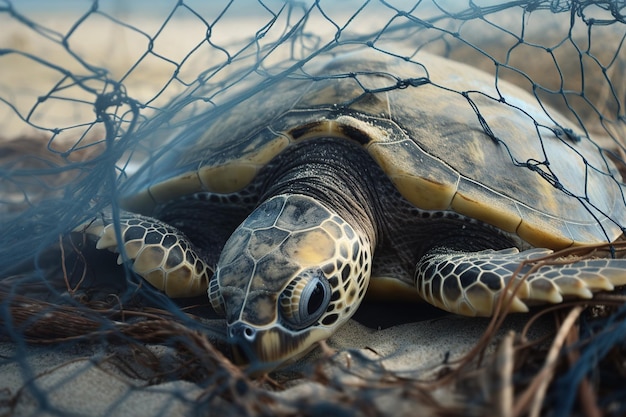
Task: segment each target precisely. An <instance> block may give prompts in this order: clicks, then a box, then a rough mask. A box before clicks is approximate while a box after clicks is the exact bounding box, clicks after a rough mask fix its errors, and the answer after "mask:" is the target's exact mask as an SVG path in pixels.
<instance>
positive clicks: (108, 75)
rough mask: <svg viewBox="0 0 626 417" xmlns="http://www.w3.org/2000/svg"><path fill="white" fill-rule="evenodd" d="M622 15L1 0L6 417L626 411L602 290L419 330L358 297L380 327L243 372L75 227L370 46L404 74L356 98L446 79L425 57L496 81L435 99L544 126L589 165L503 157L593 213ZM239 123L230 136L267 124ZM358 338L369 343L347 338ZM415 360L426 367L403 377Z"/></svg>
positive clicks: (610, 148) (238, 1)
mask: <svg viewBox="0 0 626 417" xmlns="http://www.w3.org/2000/svg"><path fill="white" fill-rule="evenodd" d="M625 11H626V5H624V3H623V2H621V1H554V0H553V1H540V0H534V1H509V2H502V1H487V0H485V1H444V0H439V1H409V0H406V1H399V0H398V1H383V0H379V1H362V0H351V1H343V2H324V1H317V2H310V1H301V2H295V1H294V2H280V1H269V0H232V1H230V2H227V1H219V2H201V1H159V2H149V1H145V2H144V1H134V2H122V1H120V2H117V1H102V2H98V1H94V2H89V1H86V0H85V1H72V2H69V1H68V2H54V6H53V5H51V3H48V2H44V1H41V2H39V1H23V2H22V1H20V2H17V1H15V2H13V1H10V0H0V27H2V30H1V31H0V125H1V126H2V129H1V130H0V141H1V142H0V231H1V233H0V337H1V339H0V375H1V377H0V380H1V381H0V415H20V416H21V415H37V416H44V415H50V416H54V415H59V416H61V415H62V416H66V415H94V416H95V415H98V416H109V415H143V416H160V415H328V414H331V415H394V416H397V415H415V414H420V413H424V414H433V415H474V414H476V415H485V413H488V414H492V413H495V414H498V415H508V416H514V415H515V416H517V415H539V414H550V415H558V416H565V415H598V414H596V413H599V412H602V413H604V414H606V415H623V414H624V413H626V401H624V398H626V392H625V391H624V384H623V381H624V380H625V379H624V378H626V375H625V373H626V371H625V368H624V364H625V363H626V362H625V359H624V358H625V356H624V348H625V346H624V343H625V340H624V335H625V334H626V331H625V330H624V327H625V326H626V320H624V313H625V311H624V309H623V308H620V306H621V305H622V304H623V298H621V296H620V295H619V294H617V293H615V294H612V295H604V296H600V297H599V298H597V299H596V300H594V302H593V303H589V302H587V303H586V304H585V306H587V305H592V306H593V307H588V308H586V309H583V308H582V307H581V305H578V304H576V303H574V302H572V303H569V304H564V305H559V306H557V308H553V309H549V310H542V311H540V312H538V313H537V314H535V315H534V316H532V317H533V318H532V320H531V319H530V317H531V316H530V315H529V316H525V317H521V316H516V317H515V318H507V319H503V317H501V316H498V317H496V318H494V319H493V320H492V321H489V320H482V319H478V320H467V319H460V318H459V319H455V318H449V317H447V316H445V317H440V318H436V319H431V320H427V321H422V322H418V319H421V320H424V318H425V317H428V316H429V315H433V314H436V313H433V310H432V309H430V310H429V308H428V307H423V306H419V307H418V306H415V305H413V304H410V305H408V306H404V307H400V306H398V305H397V304H399V303H392V306H388V305H387V306H385V307H381V306H380V305H377V304H368V305H364V306H363V310H364V313H363V314H364V315H365V314H367V311H366V310H367V309H369V313H370V314H371V315H373V316H374V317H375V320H374V321H372V319H371V318H370V319H367V318H363V319H362V322H363V323H364V324H366V325H367V326H369V327H373V329H370V328H368V327H367V326H365V327H364V326H361V325H358V324H355V323H352V322H351V323H350V325H349V326H347V327H349V328H350V329H349V330H345V331H343V332H340V333H339V334H338V335H336V336H335V337H334V338H332V339H331V340H330V341H329V342H328V344H329V345H330V348H328V346H325V348H319V349H317V350H316V354H315V355H314V356H311V357H308V358H306V359H305V360H303V361H302V362H300V363H299V364H298V365H297V366H295V367H292V368H287V369H285V370H281V371H278V372H276V373H272V374H270V375H269V376H265V377H262V378H252V377H251V376H249V375H247V373H246V371H245V370H242V369H240V368H238V367H236V366H235V365H233V364H232V362H231V357H230V350H229V348H228V346H227V344H226V342H225V340H226V338H225V329H224V321H223V320H222V319H221V318H220V317H219V316H217V315H216V314H215V313H214V312H213V311H212V309H211V308H210V306H209V304H208V300H206V299H204V298H203V297H201V298H198V299H183V300H177V301H172V300H170V299H169V298H167V297H165V296H164V295H163V294H161V293H160V292H158V291H156V290H154V289H152V288H151V287H150V286H148V285H146V284H145V283H144V282H143V281H142V280H141V279H139V278H137V277H136V276H135V275H133V274H132V273H131V272H130V271H129V270H128V269H126V268H125V267H124V266H123V265H121V266H118V265H117V262H116V257H117V255H114V254H110V253H108V252H107V253H104V252H106V251H98V250H96V249H95V248H90V247H89V245H88V244H87V242H85V241H81V240H80V239H76V238H72V237H71V236H70V237H68V232H69V231H71V230H73V229H74V228H76V227H77V226H79V225H80V224H82V223H83V222H85V221H87V220H88V219H90V218H93V217H94V216H95V215H96V213H98V212H99V211H101V210H102V209H103V208H105V207H110V206H112V207H113V212H115V210H116V209H118V208H119V207H118V206H117V201H118V196H119V195H120V190H121V189H123V187H124V184H125V181H126V179H127V178H128V177H129V176H131V175H132V174H133V173H134V172H135V171H137V169H138V168H139V167H140V166H141V164H142V163H143V162H145V161H151V160H155V158H157V157H159V156H160V155H161V154H162V153H163V152H166V151H169V150H171V149H172V148H175V144H176V139H172V138H180V137H183V138H184V137H187V136H186V135H190V134H200V133H201V132H202V130H203V129H204V128H206V126H213V125H218V126H219V124H220V121H221V120H226V118H228V117H232V113H233V112H236V111H237V109H238V107H237V105H238V104H239V103H241V102H242V101H244V100H246V98H248V97H250V96H251V95H253V94H257V93H261V94H266V93H264V91H272V89H274V91H273V92H272V94H273V95H275V96H276V100H281V98H282V97H283V96H285V95H288V94H289V91H281V85H282V84H281V82H282V81H284V80H285V79H288V78H294V79H295V78H299V79H307V78H308V79H313V80H318V78H319V76H317V75H315V72H314V70H313V69H314V68H317V67H318V66H319V64H318V63H319V62H326V61H327V60H328V59H329V58H330V57H333V56H339V55H342V54H346V53H362V51H364V50H367V51H368V53H371V54H375V55H376V56H385V57H388V58H392V59H399V60H401V61H402V62H404V63H405V64H407V65H413V66H412V67H411V68H414V69H415V76H410V77H402V76H396V75H394V74H387V75H390V79H393V80H394V83H392V84H390V85H386V86H382V87H381V86H375V87H373V86H370V85H368V84H367V83H366V82H361V81H362V80H366V79H367V77H365V75H367V74H366V71H365V72H364V71H361V72H358V73H357V72H354V73H352V72H347V73H346V72H342V73H339V74H334V75H333V76H335V77H351V78H353V79H354V80H355V81H356V82H357V83H360V84H359V85H360V88H362V90H363V92H364V93H377V92H381V91H383V90H384V91H391V90H396V89H404V88H419V86H420V85H424V84H437V82H436V81H437V79H438V78H437V77H438V73H437V68H436V67H432V68H428V67H427V66H424V65H420V63H421V62H422V57H423V54H424V53H427V54H433V55H438V56H441V57H445V58H448V59H450V60H452V61H453V62H462V63H464V64H466V65H469V66H471V67H474V68H478V69H480V70H482V71H484V72H485V73H486V74H488V75H489V77H490V80H491V82H490V83H475V84H472V85H471V86H470V87H468V88H467V89H463V90H460V89H454V88H451V87H450V86H449V85H445V84H437V88H439V89H440V90H441V94H442V97H443V96H445V94H448V93H450V92H452V93H455V94H457V95H460V96H462V97H463V98H464V99H465V100H466V103H467V105H468V106H469V107H468V108H470V109H471V110H472V111H473V112H474V113H475V115H476V121H477V122H478V123H480V126H481V128H482V129H483V131H484V132H485V133H487V134H488V135H489V136H491V137H492V139H494V140H498V137H497V132H494V131H493V130H491V127H490V125H489V120H488V118H485V117H483V114H482V113H481V106H480V103H481V102H482V101H481V100H487V101H491V102H498V103H500V104H502V105H503V106H505V107H507V108H509V109H514V111H515V112H522V113H524V114H526V116H527V117H528V119H529V120H532V121H534V123H532V124H531V126H533V127H534V128H535V129H536V132H535V133H536V136H537V138H538V139H539V140H540V141H541V138H542V134H543V135H545V134H546V132H548V131H550V132H552V133H554V134H556V135H557V136H559V137H560V138H561V140H562V141H564V142H565V143H570V142H571V143H578V142H580V141H586V142H589V143H590V144H591V145H592V146H594V147H595V148H596V149H601V151H598V152H597V154H598V155H601V157H599V158H598V159H597V160H594V161H584V164H583V165H582V166H581V171H583V172H578V173H571V178H574V180H572V179H571V178H567V177H568V175H560V174H561V173H559V171H558V163H556V162H557V160H556V159H555V156H556V155H555V154H550V153H549V152H548V151H545V152H546V153H544V154H540V155H539V156H538V157H537V158H534V159H520V158H517V157H516V155H515V154H514V153H511V155H509V156H510V158H512V160H513V161H514V162H515V164H516V165H517V166H518V167H519V169H520V170H531V171H532V172H534V173H535V174H536V175H540V176H542V177H543V178H544V180H545V181H546V182H547V183H549V184H550V185H551V186H553V187H557V188H558V189H559V192H562V193H564V194H566V195H568V196H570V197H573V198H575V199H577V200H578V203H579V204H583V205H584V206H585V207H586V208H587V209H588V210H589V212H590V213H591V215H593V216H596V217H597V218H598V219H600V218H602V216H603V215H606V214H607V213H605V212H604V211H603V209H602V207H600V206H598V205H597V204H596V201H595V196H597V195H598V193H602V190H596V189H591V188H590V187H587V179H589V178H591V177H593V176H596V175H601V176H612V177H613V178H614V181H613V183H612V184H614V185H615V187H616V189H620V190H621V188H619V186H618V184H620V183H621V182H622V180H621V178H620V176H619V174H618V173H617V171H615V170H611V169H609V168H607V167H609V166H612V165H611V164H614V166H615V167H616V168H617V169H618V170H620V171H623V168H624V164H623V155H624V153H623V152H624V144H623V141H624V138H626V119H625V111H624V104H625V102H624V101H625V99H626V82H625V79H624V74H626V50H625V48H626V46H625V45H624V40H625V39H626V21H625V17H624V13H625ZM359 51H361V52H359ZM460 76H461V77H463V74H460ZM316 77H318V78H316ZM470 81H471V80H470ZM509 83H510V84H509ZM511 85H516V86H517V87H518V88H520V89H522V90H525V93H524V94H527V95H528V96H527V97H528V100H527V102H523V101H522V102H520V101H515V100H513V96H514V95H515V94H512V91H513V90H512V88H513V87H511ZM516 94H517V93H516ZM264 97H270V96H268V95H266V96H264ZM337 104H338V105H339V106H341V103H337ZM344 104H345V103H344ZM527 106H535V107H538V108H540V109H542V112H541V114H540V115H538V114H537V113H533V112H532V111H529V110H528V107H527ZM258 110H259V114H264V113H263V112H265V111H266V109H265V108H264V106H263V105H260V106H259V109H258ZM516 114H517V113H516ZM240 117H241V121H240V122H239V123H236V124H235V125H236V126H235V125H228V126H227V128H228V130H229V131H230V130H231V129H236V128H238V127H239V125H245V124H246V123H247V120H251V119H252V118H254V117H258V116H257V115H254V114H250V113H245V114H241V115H240ZM433 126H436V123H433ZM225 133H228V132H225ZM233 134H236V132H233ZM172 140H173V141H172ZM539 143H541V142H539ZM598 161H600V162H598ZM608 161H612V162H608ZM555 163H556V164H555ZM160 168H161V167H159V166H156V167H153V169H154V170H155V173H154V175H155V176H159V175H167V172H159V169H160ZM162 168H163V169H164V170H167V167H162ZM620 202H621V204H626V203H624V199H623V197H622V198H621V199H620ZM610 220H611V219H609V221H608V223H603V225H605V226H607V225H608V224H609V223H611V224H613V223H612V222H611V221H610ZM612 220H614V223H616V225H617V226H618V227H622V226H623V225H621V224H619V219H612ZM607 227H609V226H607ZM611 227H615V225H612V226H611ZM620 254H621V249H620V246H619V244H616V245H614V246H612V247H608V248H607V249H606V252H605V256H620ZM366 304H367V303H366ZM402 308H403V309H402ZM372 311H373V313H372ZM381 311H385V312H387V316H389V317H388V318H390V322H389V323H385V324H381V323H382V321H376V320H382V318H381V317H380V316H381V315H382V313H381ZM368 320H369V321H368ZM511 320H512V321H511ZM372 323H373V324H372ZM537 323H540V324H541V325H538V324H537ZM379 326H380V327H387V326H389V327H387V328H384V329H378V330H377V327H379ZM510 328H515V329H517V332H516V333H508V332H507V329H510ZM443 329H445V332H444V333H443V334H441V332H442V331H443ZM498 329H501V330H500V331H499V332H498ZM438 330H439V334H438ZM412 332H413V333H412ZM415 333H417V334H418V336H412V337H413V338H412V339H410V335H414V334H415ZM358 337H361V338H362V339H359V340H368V337H369V338H371V340H372V344H369V343H366V345H365V346H363V345H359V346H355V345H354V343H352V344H351V341H352V342H353V341H354V340H356V338H358ZM394 338H405V339H406V340H405V341H404V343H401V342H403V341H402V340H398V341H397V343H396V344H395V345H393V343H392V346H389V343H388V342H389V340H393V339H394ZM451 339H455V340H451ZM457 339H462V340H457ZM466 339H467V340H468V341H467V343H465V344H464V342H465V340H466ZM374 340H378V342H375V341H374ZM376 343H378V344H376ZM409 345H427V346H430V347H431V348H432V351H433V352H436V354H435V355H434V356H431V357H428V358H427V359H426V360H423V359H420V353H419V352H417V353H415V354H414V356H410V358H413V359H411V360H410V361H409V363H410V366H408V365H407V363H406V361H405V362H399V363H401V364H403V366H400V367H398V366H397V362H394V361H393V360H394V358H399V357H402V356H403V355H405V354H406V352H408V351H409V350H410V349H409V348H407V346H409ZM457 345H458V346H461V347H460V348H459V347H458V346H457ZM323 347H324V346H323ZM407 349H408V350H407ZM431 353H432V352H431ZM494 410H496V411H495V412H494Z"/></svg>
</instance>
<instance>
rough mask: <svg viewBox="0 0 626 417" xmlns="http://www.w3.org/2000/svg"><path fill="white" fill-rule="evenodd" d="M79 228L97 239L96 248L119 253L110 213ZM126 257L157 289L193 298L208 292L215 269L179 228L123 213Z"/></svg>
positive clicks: (120, 257)
mask: <svg viewBox="0 0 626 417" xmlns="http://www.w3.org/2000/svg"><path fill="white" fill-rule="evenodd" d="M79 230H80V231H81V232H83V233H86V234H88V235H92V236H95V238H96V239H97V242H96V248H97V249H108V250H110V251H112V252H116V253H119V252H120V249H121V248H120V245H119V244H118V239H117V235H116V231H115V226H114V224H113V219H112V217H111V216H110V214H109V215H102V216H100V217H98V218H96V219H95V220H94V221H92V222H91V223H89V224H87V225H86V226H81V227H80V228H79ZM120 231H121V237H122V242H123V250H124V255H122V254H120V255H119V256H118V258H117V263H118V264H122V263H123V262H124V257H126V258H127V259H130V260H132V261H133V263H132V268H133V271H135V272H136V273H137V274H139V275H140V276H142V277H143V278H144V279H145V280H146V281H148V282H149V283H150V284H152V285H153V286H154V287H155V288H157V289H159V290H161V291H163V292H165V294H166V295H168V296H170V297H174V298H176V297H193V296H200V295H203V294H205V293H206V291H207V288H208V283H209V280H210V278H211V277H212V275H213V270H212V268H211V267H210V266H209V265H207V264H206V263H205V261H204V260H202V259H201V258H200V257H199V256H198V251H197V249H196V248H195V247H194V246H193V244H192V243H191V242H189V241H188V240H187V238H186V237H185V236H184V235H183V234H182V233H181V232H180V231H178V230H177V229H176V228H174V227H172V226H170V225H168V224H165V223H163V222H159V221H158V220H156V219H153V218H147V217H142V216H140V215H136V214H133V213H126V212H121V213H120Z"/></svg>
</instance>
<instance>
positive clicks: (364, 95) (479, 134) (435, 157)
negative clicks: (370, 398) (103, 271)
mask: <svg viewBox="0 0 626 417" xmlns="http://www.w3.org/2000/svg"><path fill="white" fill-rule="evenodd" d="M413 60H414V61H417V62H418V63H415V62H410V61H408V60H404V59H400V58H395V57H391V56H387V55H385V54H382V53H377V52H374V51H371V50H365V51H357V52H351V53H347V54H345V55H340V56H335V57H332V58H328V59H327V61H326V62H324V63H323V65H318V67H317V68H316V69H314V70H310V69H309V70H307V71H294V72H292V73H291V74H289V75H284V74H283V75H282V76H281V77H274V78H268V79H267V81H266V82H264V83H261V84H260V85H256V86H254V89H251V90H250V91H249V92H247V93H246V94H242V95H241V96H239V98H238V99H237V100H234V102H236V103H237V104H235V105H233V106H232V107H230V108H228V111H223V112H217V111H216V112H214V113H215V114H218V116H212V117H213V119H212V120H202V118H198V117H196V118H195V119H193V120H194V121H193V123H191V124H190V125H189V126H188V127H187V128H186V129H185V130H184V131H183V132H182V134H181V135H179V136H177V137H176V138H174V139H172V142H171V143H169V144H168V145H167V146H164V147H163V149H160V153H159V155H156V156H155V157H153V158H151V159H150V160H149V161H147V162H146V164H145V165H144V166H143V167H142V168H141V169H140V171H139V172H138V173H137V174H136V175H135V176H134V177H132V178H131V179H130V180H129V181H128V182H127V184H126V185H125V188H124V190H123V193H122V198H121V206H122V207H123V208H124V209H125V211H122V212H121V213H120V214H119V219H120V220H121V224H120V229H119V230H121V235H120V236H122V238H121V239H118V236H117V235H116V232H115V229H116V228H115V227H114V225H113V222H112V217H111V215H110V214H107V215H102V216H100V217H99V219H98V220H96V221H93V222H91V223H90V224H89V226H88V227H87V228H86V229H85V231H86V232H87V233H88V234H89V235H92V236H95V237H96V238H97V248H100V249H103V248H107V249H110V250H112V251H121V249H122V247H123V248H124V251H123V252H124V254H123V255H120V257H119V259H118V262H123V261H124V260H127V261H129V262H130V263H131V264H132V269H133V270H134V271H135V272H136V273H137V274H138V275H140V276H141V277H143V278H145V280H147V281H148V282H150V283H151V284H152V285H153V286H154V287H156V288H158V289H159V290H162V291H164V292H165V293H166V294H167V295H169V296H171V297H182V296H192V295H198V294H203V293H205V292H206V291H208V297H209V299H210V303H211V305H212V306H213V307H214V308H215V310H217V311H218V312H222V313H223V314H225V316H226V321H227V327H228V329H227V335H228V338H229V340H230V341H231V342H232V343H233V344H234V345H236V346H237V347H238V348H239V351H240V352H241V353H242V354H243V356H245V357H246V358H247V360H248V361H250V362H252V363H254V364H255V365H256V366H257V367H258V368H259V369H272V368H274V367H276V366H278V365H280V364H282V363H284V362H286V361H288V360H290V359H292V358H295V357H298V356H300V355H302V354H303V353H305V352H307V351H308V350H309V349H310V348H311V347H313V346H314V345H315V344H316V343H315V342H317V341H320V340H323V339H326V338H328V337H329V336H330V335H332V334H333V332H334V331H335V330H337V328H338V327H339V326H341V325H342V323H344V322H345V321H346V320H348V318H350V317H351V315H352V314H353V313H354V312H355V310H356V309H357V308H358V306H359V303H360V302H361V300H362V299H363V297H364V294H365V292H366V290H367V289H368V286H369V287H370V290H372V291H384V290H385V289H386V290H387V292H388V293H390V294H391V295H392V296H393V295H394V294H396V293H399V292H400V291H407V290H409V291H413V292H415V291H416V292H417V294H419V296H421V298H423V299H424V300H426V301H428V302H429V303H432V304H434V305H435V306H437V307H440V308H442V309H445V310H447V311H450V312H454V313H460V314H463V315H469V316H488V315H490V314H492V312H493V309H494V306H495V304H496V301H497V299H498V297H499V296H500V295H502V294H503V293H504V290H503V289H504V287H505V285H506V284H507V282H508V281H509V280H510V279H511V277H512V276H516V277H517V278H516V279H520V282H521V278H522V276H523V275H524V274H525V273H526V272H528V271H529V270H530V267H528V266H527V267H525V268H522V269H521V270H519V271H517V272H518V273H517V275H515V272H516V270H517V269H518V266H519V264H520V262H522V261H524V260H526V259H533V258H537V257H541V256H543V255H546V254H550V253H552V251H553V250H558V249H562V248H567V247H569V246H572V245H582V244H585V243H597V242H611V241H613V240H615V239H616V238H617V237H618V236H619V235H620V234H621V233H622V230H621V228H620V225H621V224H626V210H624V208H625V207H624V199H623V191H622V188H621V179H620V178H619V176H618V174H617V173H616V170H615V168H614V166H613V164H612V163H611V162H610V161H609V160H608V159H607V158H606V156H605V155H604V154H603V152H602V150H600V149H598V148H597V147H596V146H594V143H593V142H592V141H591V140H590V139H589V138H588V137H586V136H584V135H583V134H581V133H578V132H577V131H576V130H575V129H574V128H573V127H571V126H569V125H568V122H565V121H564V120H565V119H564V118H563V117H561V116H559V115H558V114H556V112H554V111H551V110H549V109H547V110H546V109H543V108H541V107H540V106H538V105H536V104H533V102H535V103H536V99H535V97H533V96H531V95H529V94H527V93H525V92H524V91H522V90H520V89H518V88H517V87H513V86H511V85H509V84H506V83H499V84H497V88H498V90H497V91H504V92H505V93H506V96H503V97H501V98H500V97H499V96H498V95H497V93H496V88H495V87H496V85H494V82H493V78H492V77H491V76H488V75H486V74H485V73H482V72H480V71H478V70H475V69H473V68H471V67H469V66H465V65H463V64H460V63H457V62H452V61H449V60H446V59H444V58H440V57H436V56H431V55H427V54H418V55H416V56H415V57H414V58H413ZM488 92H489V93H491V94H493V95H492V96H490V95H488V94H487V93H488ZM207 117H208V116H207ZM120 241H121V242H122V243H119V242H120ZM624 284H626V260H622V259H592V260H584V261H579V262H576V263H573V264H571V265H554V264H551V265H546V266H543V267H541V268H540V269H537V270H535V271H533V272H532V273H531V274H530V275H529V276H528V277H527V279H526V281H525V282H524V283H523V284H521V285H520V287H519V289H518V291H517V293H516V295H515V297H513V300H512V304H511V310H512V311H520V312H521V311H526V310H527V303H558V302H561V301H562V300H563V296H570V297H580V298H590V297H591V296H592V292H594V291H599V290H611V289H613V288H614V286H615V285H624Z"/></svg>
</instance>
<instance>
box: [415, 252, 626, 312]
mask: <svg viewBox="0 0 626 417" xmlns="http://www.w3.org/2000/svg"><path fill="white" fill-rule="evenodd" d="M550 254H552V251H551V250H549V249H531V250H527V251H523V252H519V251H518V250H517V249H515V248H511V249H504V250H484V251H480V252H459V251H445V250H437V251H433V252H430V253H428V254H427V255H425V256H424V257H422V259H421V260H420V261H419V262H418V264H417V269H416V273H415V285H416V286H417V290H418V293H419V294H420V296H421V297H422V298H424V299H425V300H426V301H428V302H429V303H431V304H433V305H435V306H437V307H439V308H442V309H444V310H447V311H449V312H452V313H457V314H463V315H466V316H490V315H492V314H493V310H494V308H495V306H496V304H497V301H498V297H499V296H500V295H501V294H502V290H503V289H504V288H505V287H506V286H507V284H508V283H509V281H510V280H511V278H512V277H515V280H516V282H513V283H511V284H512V285H510V286H509V288H508V295H509V296H511V295H512V294H513V293H512V292H513V291H514V295H513V296H512V298H511V300H510V307H509V311H512V312H526V311H528V307H527V305H526V302H530V303H532V304H547V303H560V302H562V301H563V296H566V297H573V298H582V299H589V298H591V297H592V295H593V292H597V291H610V290H612V289H613V288H614V287H615V286H620V285H626V259H586V260H580V261H577V262H573V263H566V262H563V263H558V264H555V263H543V264H542V263H536V262H524V261H529V260H531V261H532V260H536V259H537V258H542V257H544V256H546V255H550ZM522 263H523V264H522ZM517 287H519V288H517Z"/></svg>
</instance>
